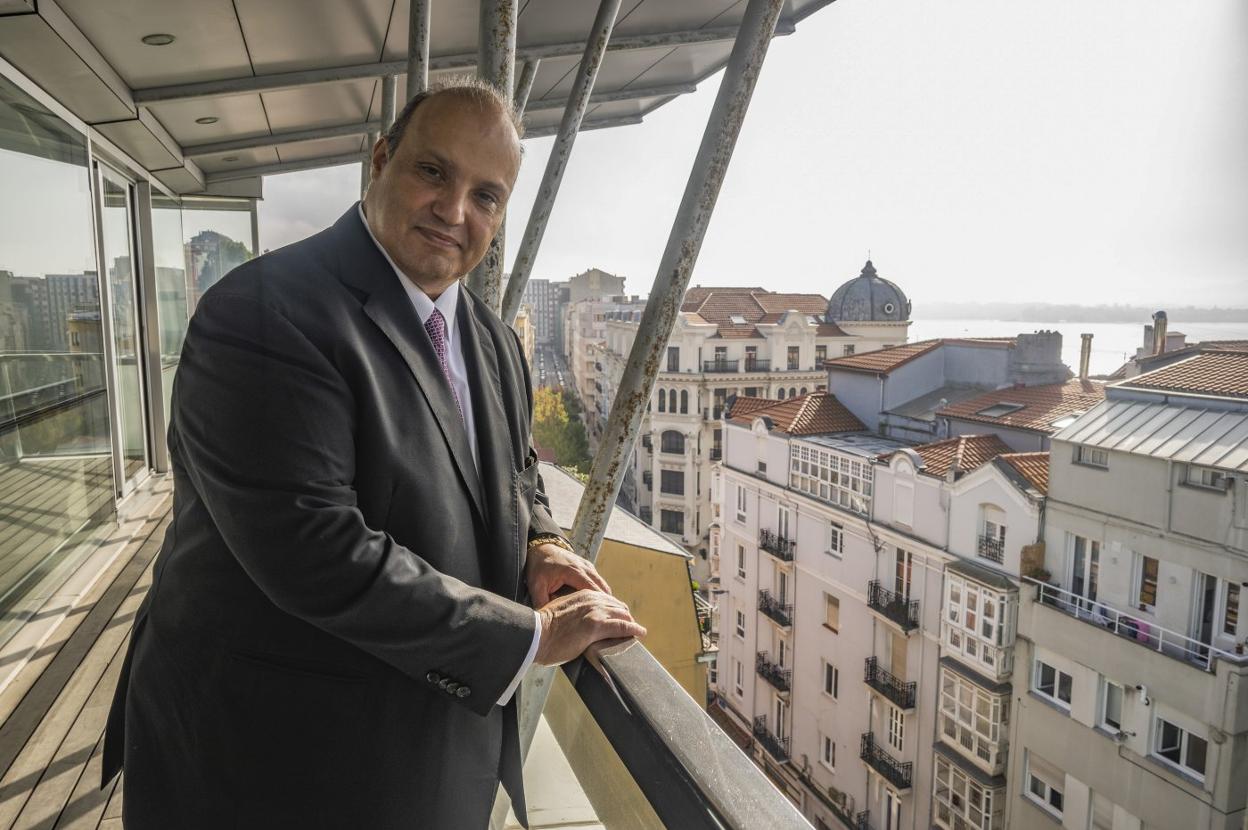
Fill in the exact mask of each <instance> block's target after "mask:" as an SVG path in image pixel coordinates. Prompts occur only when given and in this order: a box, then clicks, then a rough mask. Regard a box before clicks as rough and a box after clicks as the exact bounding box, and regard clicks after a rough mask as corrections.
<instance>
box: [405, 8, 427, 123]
mask: <svg viewBox="0 0 1248 830" xmlns="http://www.w3.org/2000/svg"><path fill="white" fill-rule="evenodd" d="M432 4H433V0H411V11H410V12H409V16H408V21H407V100H409V101H410V100H412V96H413V95H415V94H416V93H418V92H424V91H425V90H426V89H428V88H429V20H430V8H431V7H432Z"/></svg>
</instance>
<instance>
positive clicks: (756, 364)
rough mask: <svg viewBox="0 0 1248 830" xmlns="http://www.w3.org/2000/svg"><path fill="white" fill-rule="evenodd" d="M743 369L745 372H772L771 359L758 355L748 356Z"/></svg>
mask: <svg viewBox="0 0 1248 830" xmlns="http://www.w3.org/2000/svg"><path fill="white" fill-rule="evenodd" d="M741 371H743V372H770V371H771V361H770V360H765V359H760V358H757V357H754V358H751V357H747V358H746V359H745V362H744V364H743V368H742V370H741Z"/></svg>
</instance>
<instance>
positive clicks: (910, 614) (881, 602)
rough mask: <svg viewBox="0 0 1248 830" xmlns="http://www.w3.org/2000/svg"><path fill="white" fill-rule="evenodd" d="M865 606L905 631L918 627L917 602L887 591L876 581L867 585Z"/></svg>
mask: <svg viewBox="0 0 1248 830" xmlns="http://www.w3.org/2000/svg"><path fill="white" fill-rule="evenodd" d="M867 606H868V607H869V608H873V609H875V610H876V611H878V612H880V613H881V614H883V615H884V616H885V617H888V618H889V619H890V620H892V621H893V622H895V623H897V624H898V625H899V626H901V627H902V628H903V629H904V630H906V631H909V630H911V629H914V628H918V627H919V601H918V600H917V599H910V600H908V599H906V598H905V597H903V596H902V595H901V594H898V593H895V592H893V591H890V590H888V589H887V588H885V587H884V585H883V584H882V583H881V582H880V581H879V580H878V579H873V580H871V581H870V582H868V583H867Z"/></svg>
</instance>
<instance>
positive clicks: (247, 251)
mask: <svg viewBox="0 0 1248 830" xmlns="http://www.w3.org/2000/svg"><path fill="white" fill-rule="evenodd" d="M228 207H237V208H240V209H235V210H231V209H228ZM249 207H250V204H249V203H248V202H247V201H245V200H240V201H235V202H234V203H233V204H231V203H230V202H227V201H225V200H220V199H217V200H195V199H183V200H182V234H183V237H182V238H183V241H184V242H185V244H186V267H187V276H188V283H189V285H190V290H191V293H192V297H191V307H192V308H194V306H195V304H196V303H198V302H199V298H200V297H202V296H204V292H205V291H207V290H208V289H209V288H211V287H212V286H214V285H216V283H217V282H218V281H219V280H220V279H221V278H222V277H224V276H225V275H226V274H228V273H230V271H232V270H234V269H235V268H237V267H238V266H239V265H242V264H243V263H244V262H246V261H247V260H249V259H251V258H252V256H254V252H253V251H252V250H251V212H250V210H249V209H248V208H249Z"/></svg>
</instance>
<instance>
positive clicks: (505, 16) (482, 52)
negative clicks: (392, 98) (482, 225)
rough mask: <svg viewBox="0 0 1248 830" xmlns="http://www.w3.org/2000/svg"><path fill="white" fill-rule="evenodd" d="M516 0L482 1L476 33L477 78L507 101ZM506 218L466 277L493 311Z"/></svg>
mask: <svg viewBox="0 0 1248 830" xmlns="http://www.w3.org/2000/svg"><path fill="white" fill-rule="evenodd" d="M516 15H517V9H516V0H481V17H480V27H479V29H478V34H477V77H479V78H481V79H482V80H484V81H487V82H489V83H491V84H493V85H494V87H495V89H497V90H498V91H499V92H501V93H502V94H503V95H504V96H506V98H507V99H508V100H511V97H512V95H513V94H514V90H515V88H516V80H515V74H516ZM506 240H507V217H506V215H504V216H503V221H502V224H500V225H499V226H498V233H496V234H494V238H493V239H492V240H490V247H489V250H487V251H486V252H485V257H484V258H483V259H482V260H481V262H480V263H478V264H477V267H476V268H473V269H472V273H471V274H469V275H468V279H467V283H468V287H469V288H471V289H472V290H473V291H475V292H476V294H477V296H478V297H480V298H481V300H482V301H483V302H484V303H485V304H486V305H487V306H489V307H490V308H491V309H493V310H494V311H498V308H499V305H500V303H501V302H502V285H503V255H504V253H505V252H506V249H507V242H506Z"/></svg>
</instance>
